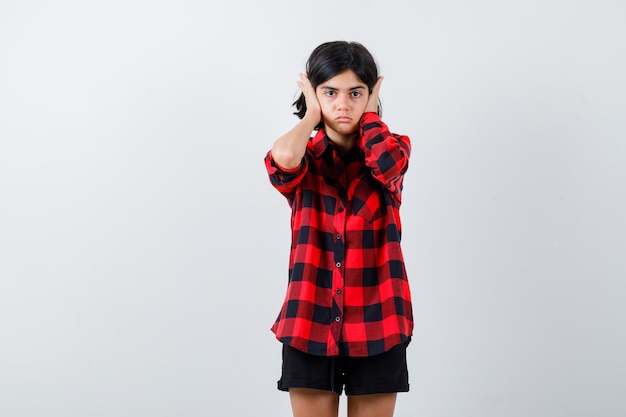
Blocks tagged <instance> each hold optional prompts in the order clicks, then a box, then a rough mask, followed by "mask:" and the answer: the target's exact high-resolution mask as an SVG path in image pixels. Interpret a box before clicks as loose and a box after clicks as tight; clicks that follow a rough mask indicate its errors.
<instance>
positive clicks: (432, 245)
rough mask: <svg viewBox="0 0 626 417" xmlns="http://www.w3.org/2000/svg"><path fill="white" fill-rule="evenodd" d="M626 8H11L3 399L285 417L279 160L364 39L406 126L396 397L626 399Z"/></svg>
mask: <svg viewBox="0 0 626 417" xmlns="http://www.w3.org/2000/svg"><path fill="white" fill-rule="evenodd" d="M625 21H626V3H624V2H623V1H621V0H614V1H610V0H605V1H600V0H593V1H592V0H588V1H585V0H571V1H565V0H562V1H558V0H529V1H515V2H513V1H496V0H492V1H488V0H479V1H462V0H441V1H404V2H401V1H392V0H389V1H384V2H375V1H367V0H359V1H356V0H355V1H347V0H344V1H342V0H334V1H330V0H318V1H314V2H313V1H305V2H296V1H279V0H268V1H251V0H250V1H246V2H243V1H221V2H217V1H199V0H198V1H147V0H139V1H132V0H127V1H99V2H95V1H67V0H63V1H24V0H20V1H17V0H13V1H11V0H4V1H2V3H1V4H0V415H1V416H6V417H18V416H28V417H31V416H32V417H34V416H46V417H47V416H63V417H71V416H77V417H78V416H80V417H82V416H106V417H126V416H128V417H139V416H146V417H159V416H251V415H259V416H272V417H273V416H289V415H290V407H289V402H288V396H287V394H285V393H282V392H279V391H277V390H276V380H277V379H278V377H279V374H280V344H279V343H278V342H276V341H275V339H274V337H273V335H272V334H271V332H270V331H269V327H270V326H271V324H272V322H273V320H274V318H275V317H276V314H277V313H278V309H279V307H280V303H281V302H282V298H283V295H284V290H285V287H286V281H287V259H288V258H287V257H288V248H289V207H288V205H287V204H286V202H285V201H284V199H283V197H282V196H280V194H278V193H277V192H276V191H275V190H274V189H272V187H271V186H270V184H269V181H268V180H267V177H266V173H265V170H264V166H263V157H264V155H265V152H266V151H267V150H268V149H269V148H270V146H271V144H272V143H273V141H274V139H275V138H276V137H278V136H279V135H280V134H282V133H284V132H285V131H286V130H288V129H289V128H291V126H293V124H295V123H296V121H297V119H296V117H295V116H293V115H292V114H291V112H292V111H293V109H292V108H291V107H290V104H291V102H292V101H293V99H294V98H295V96H296V93H297V87H296V84H295V81H296V79H297V75H298V73H299V72H301V71H303V69H304V63H305V61H306V59H307V57H308V55H309V54H310V52H311V51H312V50H313V48H314V47H315V46H317V45H318V44H320V43H321V42H324V41H328V40H335V39H346V40H357V41H360V42H362V43H363V44H365V45H366V46H367V47H368V49H370V51H371V52H372V53H373V54H374V56H375V57H376V58H377V60H378V62H379V64H380V69H381V73H382V74H383V75H384V76H385V81H384V83H383V87H382V91H381V95H382V100H383V108H384V113H383V119H384V120H385V121H386V122H387V124H388V125H389V126H390V127H391V129H392V130H393V131H395V132H398V133H403V134H407V135H409V136H410V137H411V139H412V142H413V155H412V159H411V166H410V169H409V172H408V174H407V177H406V179H405V191H404V205H403V207H402V216H403V225H404V234H403V245H404V251H405V256H406V261H407V268H408V272H409V277H410V281H411V285H412V289H413V296H414V303H415V318H416V329H415V336H414V341H413V343H412V344H411V346H410V349H409V361H410V374H411V392H410V393H407V394H401V395H400V396H399V399H398V405H397V408H396V416H406V417H409V416H411V417H413V416H429V417H439V416H441V417H448V416H449V417H472V416H476V417H491V416H493V417H502V416H506V417H517V416H519V417H529V416H533V417H543V416H545V417H560V416H564V417H574V416H581V417H582V416H589V417H600V416H601V417H623V416H624V415H626V400H625V399H624V397H623V393H624V387H625V386H626V218H625V215H624V213H626V126H625V124H624V122H625V116H626V103H625V97H626V76H625V74H626V47H625V45H626V42H625V39H626V25H625V24H624V22H625Z"/></svg>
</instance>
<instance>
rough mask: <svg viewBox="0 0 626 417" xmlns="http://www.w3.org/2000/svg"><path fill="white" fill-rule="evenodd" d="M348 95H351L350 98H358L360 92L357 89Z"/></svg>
mask: <svg viewBox="0 0 626 417" xmlns="http://www.w3.org/2000/svg"><path fill="white" fill-rule="evenodd" d="M350 95H351V96H352V98H359V97H361V95H362V94H361V93H360V92H358V91H353V92H352V93H351V94H350Z"/></svg>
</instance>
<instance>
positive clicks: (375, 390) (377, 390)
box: [346, 384, 409, 395]
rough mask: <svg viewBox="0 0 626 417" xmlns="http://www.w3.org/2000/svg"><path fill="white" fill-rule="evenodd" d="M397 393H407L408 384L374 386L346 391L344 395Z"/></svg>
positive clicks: (352, 388)
mask: <svg viewBox="0 0 626 417" xmlns="http://www.w3.org/2000/svg"><path fill="white" fill-rule="evenodd" d="M397 392H409V384H389V385H375V386H367V387H350V389H346V395H369V394H392V393H397Z"/></svg>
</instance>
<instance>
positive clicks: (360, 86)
mask: <svg viewBox="0 0 626 417" xmlns="http://www.w3.org/2000/svg"><path fill="white" fill-rule="evenodd" d="M320 88H321V89H324V90H331V91H339V89H338V88H336V87H331V86H329V85H321V86H320ZM354 90H365V86H363V85H357V86H354V87H351V88H349V89H348V91H354Z"/></svg>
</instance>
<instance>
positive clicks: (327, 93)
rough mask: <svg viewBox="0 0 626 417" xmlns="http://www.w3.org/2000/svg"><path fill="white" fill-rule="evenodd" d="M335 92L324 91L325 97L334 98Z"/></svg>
mask: <svg viewBox="0 0 626 417" xmlns="http://www.w3.org/2000/svg"><path fill="white" fill-rule="evenodd" d="M335 94H336V93H335V92H334V91H333V90H326V93H325V95H326V97H334V96H335Z"/></svg>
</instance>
